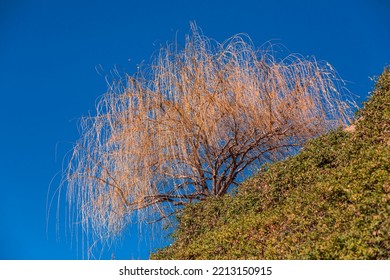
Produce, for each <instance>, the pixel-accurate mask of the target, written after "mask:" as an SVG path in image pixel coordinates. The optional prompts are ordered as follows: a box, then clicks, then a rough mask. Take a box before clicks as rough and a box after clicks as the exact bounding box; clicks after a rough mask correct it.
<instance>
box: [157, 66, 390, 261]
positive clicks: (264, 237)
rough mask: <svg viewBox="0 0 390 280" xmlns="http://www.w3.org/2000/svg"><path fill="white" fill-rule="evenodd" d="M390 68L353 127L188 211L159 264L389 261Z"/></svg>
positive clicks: (161, 252) (310, 145)
mask: <svg viewBox="0 0 390 280" xmlns="http://www.w3.org/2000/svg"><path fill="white" fill-rule="evenodd" d="M389 134H390V69H386V70H385V71H384V73H383V74H382V75H381V76H380V77H379V79H378V82H377V85H376V87H375V90H374V92H373V94H372V96H371V97H370V99H369V101H368V102H366V103H365V105H364V109H363V110H360V111H359V112H358V113H357V120H356V122H355V129H354V131H352V132H345V131H343V130H341V129H339V130H337V131H333V132H330V133H328V134H326V135H323V136H321V137H319V138H316V139H314V140H312V141H310V142H308V143H307V144H306V145H305V147H304V148H303V150H302V151H301V152H300V153H299V154H298V155H296V156H294V157H291V158H288V159H286V160H284V161H281V162H277V163H275V164H270V165H268V166H265V167H264V168H263V169H262V170H260V171H259V172H258V174H257V175H255V176H254V177H253V178H251V179H249V180H247V181H246V182H244V183H243V184H242V185H241V186H240V188H239V189H238V190H237V192H236V193H235V194H232V195H225V196H223V197H220V198H213V197H210V198H209V199H207V200H205V201H203V202H200V203H197V204H191V205H188V206H187V207H186V208H185V209H184V210H183V211H182V212H181V213H180V215H178V217H177V219H178V229H177V231H176V232H175V233H174V236H173V237H174V240H175V241H174V243H173V244H172V245H171V246H169V247H167V248H164V249H162V250H159V251H157V252H156V253H154V254H152V256H151V258H153V259H390V219H389V214H390V176H389V172H390V137H389V136H390V135H389Z"/></svg>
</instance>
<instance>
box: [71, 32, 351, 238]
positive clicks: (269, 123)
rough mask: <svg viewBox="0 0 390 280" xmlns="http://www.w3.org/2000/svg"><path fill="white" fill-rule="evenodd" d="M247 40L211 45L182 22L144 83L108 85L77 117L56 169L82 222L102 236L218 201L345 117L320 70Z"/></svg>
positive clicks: (336, 91) (331, 76)
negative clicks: (76, 130)
mask: <svg viewBox="0 0 390 280" xmlns="http://www.w3.org/2000/svg"><path fill="white" fill-rule="evenodd" d="M247 41H248V40H247V39H246V38H245V37H242V36H235V37H233V38H231V39H229V40H228V41H226V42H224V43H222V44H220V43H217V42H214V41H211V40H209V39H208V38H207V37H205V36H203V35H202V34H201V33H200V32H199V31H198V29H197V28H196V26H195V25H193V26H192V32H191V35H189V36H187V37H186V42H185V47H184V49H182V50H177V46H175V45H172V46H168V47H167V48H164V49H162V50H161V51H160V52H159V54H158V55H157V57H156V59H155V62H154V63H153V65H152V66H151V67H150V69H149V70H150V71H149V72H148V73H145V75H144V76H141V75H136V76H127V77H126V78H125V79H124V80H122V81H118V82H116V83H115V84H113V85H112V86H111V88H110V91H109V92H108V93H107V94H105V95H104V96H103V98H102V99H101V100H100V102H99V104H98V105H97V113H96V116H93V117H86V118H84V119H83V121H82V135H81V139H80V141H79V142H78V143H77V145H76V146H75V148H74V153H73V156H72V159H71V161H70V164H69V166H68V170H67V177H66V181H67V183H68V195H69V196H68V198H69V202H70V204H71V206H72V207H73V206H74V207H76V208H77V209H78V210H77V211H79V214H80V217H81V221H82V224H83V225H84V226H86V227H89V226H91V227H92V229H93V230H94V232H95V233H96V234H97V236H99V237H101V238H106V237H112V236H116V235H117V234H119V233H120V232H121V230H122V229H123V228H124V227H125V226H126V224H127V223H129V222H130V221H131V219H132V218H134V217H138V218H140V219H143V218H149V219H156V218H157V219H158V218H164V217H166V216H168V215H170V214H171V213H173V212H174V211H175V209H177V207H175V206H178V205H184V204H186V203H191V202H193V201H199V200H203V199H205V198H206V197H208V196H222V195H224V194H225V193H226V192H227V191H228V190H229V187H231V186H233V185H237V184H238V183H239V182H241V181H242V179H244V178H245V176H248V175H250V170H252V169H251V168H258V167H259V166H260V165H261V164H263V163H265V162H268V161H273V160H277V159H281V158H283V157H285V156H286V155H289V154H291V153H294V152H296V150H297V148H299V147H300V146H301V145H302V144H303V143H304V142H305V141H306V140H307V139H309V138H312V137H314V136H317V135H319V134H321V133H323V132H325V131H327V130H329V129H331V128H334V127H336V126H339V125H340V124H342V123H346V122H347V121H348V113H347V109H348V107H347V106H346V104H345V103H344V102H343V101H342V100H341V96H340V91H341V87H340V82H341V80H340V79H339V78H338V76H337V74H336V72H335V71H334V70H333V69H332V67H331V66H330V65H329V64H327V63H324V64H321V63H319V62H317V61H316V60H315V59H314V58H310V59H305V58H303V57H300V56H288V57H287V58H284V59H282V60H278V59H276V58H275V57H274V55H273V52H272V50H263V51H256V50H255V49H254V48H253V46H252V44H251V42H247Z"/></svg>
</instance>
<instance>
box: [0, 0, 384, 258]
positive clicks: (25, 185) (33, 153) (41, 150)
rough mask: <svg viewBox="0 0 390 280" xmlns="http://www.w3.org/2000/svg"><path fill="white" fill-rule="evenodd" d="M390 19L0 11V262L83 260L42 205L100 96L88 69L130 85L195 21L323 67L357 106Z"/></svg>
mask: <svg viewBox="0 0 390 280" xmlns="http://www.w3.org/2000/svg"><path fill="white" fill-rule="evenodd" d="M389 14H390V2H389V1H386V0H382V1H379V0H377V1H375V0H371V1H368V0H367V1H343V0H329V1H290V0H288V1H285V0H281V1H270V0H267V1H262V0H253V1H246V0H240V1H229V0H225V1H213V0H206V1H203V0H201V1H184V0H181V1H169V0H165V1H148V0H142V1H141V0H137V1H132V0H129V1H115V0H110V1H99V0H95V1H81V0H78V1H75V0H64V1H56V0H52V1H49V0H47V1H42V0H36V1H32V0H31V1H23V0H1V1H0V96H1V99H0V104H1V109H0V125H1V129H0V148H1V155H0V178H1V180H0V188H1V196H0V227H1V229H0V259H77V258H80V257H81V256H80V254H78V250H77V248H76V246H75V245H74V244H73V246H71V238H70V236H69V235H66V234H65V232H64V230H65V229H64V225H63V217H62V216H61V219H60V224H59V225H60V231H59V238H57V236H56V229H55V207H54V209H52V210H51V211H50V220H49V227H48V232H46V197H47V192H48V187H49V184H50V182H51V180H52V179H53V178H54V179H53V186H52V187H54V188H56V187H57V186H58V183H59V177H58V176H57V177H55V175H56V173H57V172H59V171H61V168H62V159H63V158H64V156H65V153H66V152H67V151H68V150H69V149H70V148H71V147H72V143H74V142H75V141H76V140H77V138H78V136H79V135H78V131H77V122H78V119H79V118H80V117H81V116H83V115H87V114H88V113H89V112H91V113H92V114H93V112H94V104H95V101H96V99H97V98H98V97H99V96H100V95H102V94H103V93H104V92H105V90H106V83H105V80H104V74H103V75H99V74H98V73H97V71H96V68H97V66H99V65H101V68H103V69H104V72H105V73H110V71H111V70H112V69H114V68H115V67H117V68H118V69H120V70H122V71H125V72H128V73H133V72H134V71H135V70H136V65H137V64H138V63H140V62H142V61H143V60H144V61H145V62H146V63H147V62H149V59H150V57H151V55H152V53H153V52H154V51H156V50H157V49H158V48H159V46H160V45H161V44H165V43H166V42H167V41H171V40H174V39H175V36H176V35H177V36H178V37H179V38H183V36H184V34H186V33H188V31H189V22H190V21H196V23H197V24H198V26H199V27H200V28H201V29H202V30H203V32H204V34H205V35H207V36H208V37H211V38H214V39H216V40H218V41H223V40H225V39H227V38H228V37H230V36H232V35H234V34H236V33H247V34H249V36H250V37H251V38H252V40H253V42H254V43H255V45H257V46H260V45H261V44H263V43H264V42H266V41H269V40H273V41H274V42H277V43H281V44H283V45H284V46H286V47H287V48H288V49H289V50H290V51H291V52H294V53H300V54H302V55H315V56H316V58H317V59H319V60H326V61H328V62H329V63H331V64H332V65H333V66H334V67H335V68H336V69H337V70H338V72H339V74H340V76H341V77H342V78H344V79H345V80H347V81H348V84H347V86H348V88H349V90H350V91H351V92H352V93H353V94H355V95H358V96H360V99H358V102H361V101H362V100H364V99H365V97H366V96H367V92H369V91H371V90H372V86H373V83H372V81H371V80H370V79H369V77H373V76H375V75H378V74H380V73H381V71H382V70H383V67H384V66H385V65H386V64H390V17H389ZM100 72H102V71H100ZM104 72H103V73H104ZM62 205H64V204H62ZM64 211H65V208H62V209H61V214H62V213H63V212H64ZM130 232H132V233H133V234H134V233H136V232H134V230H130ZM144 239H147V237H145V236H144ZM148 244H149V245H148ZM153 246H155V243H154V242H149V241H148V240H143V241H141V242H138V241H136V240H132V239H130V238H126V236H125V237H124V240H123V242H122V243H119V244H118V245H117V247H115V248H112V249H111V250H108V252H106V254H105V255H104V256H103V257H105V258H110V255H111V253H113V252H114V254H115V256H116V257H117V258H120V259H126V258H143V259H145V258H148V255H149V250H150V247H153Z"/></svg>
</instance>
